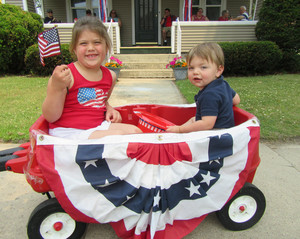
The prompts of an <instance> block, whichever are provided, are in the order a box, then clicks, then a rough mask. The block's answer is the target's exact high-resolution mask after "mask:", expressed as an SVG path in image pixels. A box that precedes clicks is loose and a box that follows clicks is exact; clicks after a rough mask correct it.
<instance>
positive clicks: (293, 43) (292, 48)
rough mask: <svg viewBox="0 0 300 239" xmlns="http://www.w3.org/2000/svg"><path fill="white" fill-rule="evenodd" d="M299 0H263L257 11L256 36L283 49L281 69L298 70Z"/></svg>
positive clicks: (299, 42)
mask: <svg viewBox="0 0 300 239" xmlns="http://www.w3.org/2000/svg"><path fill="white" fill-rule="evenodd" d="M299 16H300V8H299V0H285V1H282V0H265V1H264V2H263V5H262V8H261V10H260V12H259V22H258V23H257V25H256V29H255V32H256V37H257V39H258V40H261V41H273V42H275V43H276V44H277V45H278V46H279V48H280V49H281V50H282V51H283V55H284V57H283V58H282V62H281V63H280V66H281V69H282V70H285V71H288V72H299V71H300V59H299V57H300V56H299V53H300V51H299V50H300V41H299V36H300V25H299Z"/></svg>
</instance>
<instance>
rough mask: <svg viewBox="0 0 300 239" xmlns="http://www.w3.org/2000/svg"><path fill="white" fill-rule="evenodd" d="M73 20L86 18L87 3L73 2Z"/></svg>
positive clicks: (77, 0) (79, 0) (80, 0)
mask: <svg viewBox="0 0 300 239" xmlns="http://www.w3.org/2000/svg"><path fill="white" fill-rule="evenodd" d="M71 9H72V18H73V19H75V18H80V17H83V16H85V11H86V1H82V0H71Z"/></svg>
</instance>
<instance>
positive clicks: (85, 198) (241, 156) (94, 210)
mask: <svg viewBox="0 0 300 239" xmlns="http://www.w3.org/2000/svg"><path fill="white" fill-rule="evenodd" d="M41 136H42V137H41ZM258 142H259V123H258V121H257V120H253V119H251V120H248V121H246V122H245V123H243V124H241V125H238V126H236V127H233V128H230V129H224V130H211V131H202V132H193V133H189V134H170V133H169V134H137V135H123V136H120V135H112V136H108V137H105V138H102V139H97V140H85V141H81V142H80V141H72V140H67V139H61V138H56V137H53V136H49V135H37V148H36V152H37V160H38V164H39V166H40V168H41V170H42V172H43V175H44V176H45V178H46V181H47V182H48V184H49V185H50V187H51V189H52V190H53V191H54V193H55V196H56V198H57V199H58V201H59V202H60V204H61V205H62V207H63V208H64V210H65V211H66V212H67V213H68V214H69V215H70V216H71V217H72V218H73V219H75V220H77V221H84V222H87V223H110V224H111V225H112V227H113V228H114V230H115V232H116V234H117V235H118V236H119V237H121V238H155V239H157V238H166V239H168V238H172V239H176V238H182V237H184V236H185V235H187V234H188V233H190V232H191V231H192V230H194V229H195V228H196V227H197V226H198V224H199V223H200V222H201V221H202V220H203V219H204V218H205V216H206V215H207V214H208V213H211V212H214V211H217V210H220V209H221V208H222V207H223V206H224V205H225V203H226V202H227V201H228V200H229V199H230V198H231V197H232V196H234V195H235V194H236V193H237V192H238V191H239V190H240V189H241V187H242V186H243V185H244V183H245V181H246V179H247V177H248V176H247V175H248V174H249V171H250V168H251V165H252V161H251V160H252V159H253V157H254V155H255V154H256V153H257V151H256V150H257V148H258Z"/></svg>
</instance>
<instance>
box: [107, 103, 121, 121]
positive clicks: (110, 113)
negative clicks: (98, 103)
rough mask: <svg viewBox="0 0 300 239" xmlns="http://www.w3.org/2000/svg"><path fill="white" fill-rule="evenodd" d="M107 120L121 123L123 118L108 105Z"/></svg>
mask: <svg viewBox="0 0 300 239" xmlns="http://www.w3.org/2000/svg"><path fill="white" fill-rule="evenodd" d="M105 119H106V120H107V121H109V122H112V123H121V122H122V116H121V114H120V112H119V111H117V110H115V109H114V108H113V107H111V106H110V105H106V115H105Z"/></svg>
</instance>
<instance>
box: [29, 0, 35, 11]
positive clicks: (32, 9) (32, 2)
mask: <svg viewBox="0 0 300 239" xmlns="http://www.w3.org/2000/svg"><path fill="white" fill-rule="evenodd" d="M27 7H28V12H36V11H35V6H34V1H33V0H27Z"/></svg>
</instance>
